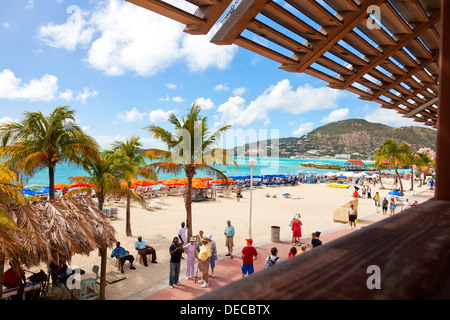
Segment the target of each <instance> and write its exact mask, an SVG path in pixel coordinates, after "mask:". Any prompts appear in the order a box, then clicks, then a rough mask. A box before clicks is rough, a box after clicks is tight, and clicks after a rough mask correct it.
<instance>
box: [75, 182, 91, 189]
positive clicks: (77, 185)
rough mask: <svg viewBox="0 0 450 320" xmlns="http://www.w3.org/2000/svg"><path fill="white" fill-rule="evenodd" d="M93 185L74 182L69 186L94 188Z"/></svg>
mask: <svg viewBox="0 0 450 320" xmlns="http://www.w3.org/2000/svg"><path fill="white" fill-rule="evenodd" d="M92 187H93V185H91V184H89V183H86V182H80V181H76V182H72V183H71V184H70V185H69V188H92Z"/></svg>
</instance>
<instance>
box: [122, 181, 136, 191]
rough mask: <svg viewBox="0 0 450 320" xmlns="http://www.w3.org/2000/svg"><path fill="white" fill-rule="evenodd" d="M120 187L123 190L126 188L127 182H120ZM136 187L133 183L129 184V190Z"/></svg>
mask: <svg viewBox="0 0 450 320" xmlns="http://www.w3.org/2000/svg"><path fill="white" fill-rule="evenodd" d="M120 185H121V186H122V187H123V188H128V182H127V181H120ZM136 187H137V184H136V183H134V182H132V183H131V187H130V189H135V188H136Z"/></svg>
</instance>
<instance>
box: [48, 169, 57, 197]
mask: <svg viewBox="0 0 450 320" xmlns="http://www.w3.org/2000/svg"><path fill="white" fill-rule="evenodd" d="M48 179H49V187H48V196H49V199H50V201H53V200H55V167H54V166H53V165H50V166H49V167H48Z"/></svg>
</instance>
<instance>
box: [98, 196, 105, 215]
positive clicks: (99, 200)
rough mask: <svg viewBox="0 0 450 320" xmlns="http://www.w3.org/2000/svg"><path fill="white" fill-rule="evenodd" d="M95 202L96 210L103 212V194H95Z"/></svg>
mask: <svg viewBox="0 0 450 320" xmlns="http://www.w3.org/2000/svg"><path fill="white" fill-rule="evenodd" d="M97 201H98V208H99V209H100V211H103V203H104V202H105V197H104V196H103V193H98V194H97Z"/></svg>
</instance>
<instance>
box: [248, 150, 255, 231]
mask: <svg viewBox="0 0 450 320" xmlns="http://www.w3.org/2000/svg"><path fill="white" fill-rule="evenodd" d="M256 163H257V162H256V159H254V158H251V159H249V160H248V166H249V167H250V217H249V224H248V236H249V238H251V237H252V190H253V168H254V167H255V166H256Z"/></svg>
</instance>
